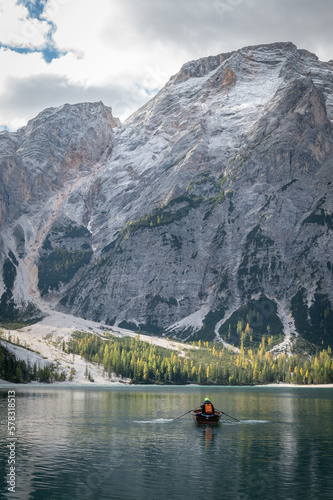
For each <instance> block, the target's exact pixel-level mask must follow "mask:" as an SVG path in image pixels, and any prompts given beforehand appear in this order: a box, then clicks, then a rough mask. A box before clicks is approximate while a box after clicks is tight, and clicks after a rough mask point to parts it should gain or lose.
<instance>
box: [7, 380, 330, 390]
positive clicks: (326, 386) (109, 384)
mask: <svg viewBox="0 0 333 500" xmlns="http://www.w3.org/2000/svg"><path fill="white" fill-rule="evenodd" d="M6 386H11V387H13V386H14V387H18V386H20V387H21V386H24V387H41V386H43V387H68V388H70V389H75V388H81V387H82V388H84V387H92V388H94V387H95V388H100V387H103V388H104V387H105V388H110V387H183V388H184V387H192V388H193V387H196V388H198V389H201V388H202V389H203V388H206V387H209V388H214V387H216V388H218V387H219V388H222V387H223V388H227V387H238V388H245V387H253V388H257V387H261V388H265V387H270V388H274V387H281V388H287V389H289V388H313V389H333V384H303V385H302V384H287V383H285V382H282V383H278V384H277V383H275V384H257V385H197V384H184V385H182V384H130V383H129V382H128V381H127V380H126V379H124V381H123V382H120V381H119V380H115V381H111V380H110V381H106V382H105V383H96V382H86V381H84V382H78V381H76V382H75V381H73V382H69V381H65V382H50V383H45V382H35V381H33V382H28V383H26V384H19V383H16V382H8V381H7V380H3V379H0V389H1V388H2V387H6Z"/></svg>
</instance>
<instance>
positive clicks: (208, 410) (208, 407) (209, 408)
mask: <svg viewBox="0 0 333 500" xmlns="http://www.w3.org/2000/svg"><path fill="white" fill-rule="evenodd" d="M205 413H207V415H210V414H211V413H213V407H212V403H205Z"/></svg>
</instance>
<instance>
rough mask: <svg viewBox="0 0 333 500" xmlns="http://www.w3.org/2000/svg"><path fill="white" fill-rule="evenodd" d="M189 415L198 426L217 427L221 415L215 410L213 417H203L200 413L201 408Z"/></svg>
mask: <svg viewBox="0 0 333 500" xmlns="http://www.w3.org/2000/svg"><path fill="white" fill-rule="evenodd" d="M191 415H192V417H193V419H194V421H195V422H196V423H197V424H200V425H201V424H204V425H207V424H211V425H217V424H218V423H219V420H220V418H221V417H222V413H221V412H220V411H218V410H215V412H214V415H203V414H202V413H201V408H200V409H199V410H194V411H192V412H191Z"/></svg>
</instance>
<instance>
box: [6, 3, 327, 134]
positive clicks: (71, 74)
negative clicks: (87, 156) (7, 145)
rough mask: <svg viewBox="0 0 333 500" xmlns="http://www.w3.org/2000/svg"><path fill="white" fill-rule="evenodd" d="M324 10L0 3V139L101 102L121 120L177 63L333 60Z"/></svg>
mask: <svg viewBox="0 0 333 500" xmlns="http://www.w3.org/2000/svg"><path fill="white" fill-rule="evenodd" d="M332 14H333V2H332V1H331V0H317V1H316V2H313V0H169V1H165V0H93V1H92V0H18V1H16V0H0V65H1V74H0V129H1V128H2V129H3V128H4V127H7V128H8V129H10V130H15V129H16V128H18V127H20V126H23V125H25V124H26V122H27V121H28V120H29V119H31V118H33V117H34V116H35V115H36V114H37V113H39V112H40V111H42V110H43V109H45V108H47V107H53V106H59V105H61V104H64V103H65V102H69V103H75V102H82V101H100V100H102V101H103V102H104V103H105V104H106V105H108V106H111V107H112V108H113V113H114V115H115V116H119V117H120V118H121V119H122V120H124V119H125V118H126V117H127V116H129V114H131V113H132V112H134V111H135V110H136V109H137V108H138V107H139V106H141V105H142V104H143V103H144V102H146V101H147V100H148V99H149V98H150V97H151V96H152V95H154V94H155V93H156V92H157V91H158V90H159V89H160V88H161V87H162V86H163V85H164V84H165V83H166V82H167V80H168V79H169V77H170V76H171V75H172V74H175V73H176V72H177V71H179V69H180V67H181V66H182V64H184V63H185V62H187V61H189V60H192V59H197V58H200V57H205V56H208V55H215V54H218V53H221V52H228V51H231V50H237V49H239V48H241V47H243V46H247V45H254V44H261V43H271V42H276V41H292V42H293V43H295V44H296V45H297V46H298V47H299V48H304V49H307V50H309V51H311V52H314V53H316V54H317V55H318V57H319V58H320V59H322V60H329V59H333V35H332V28H331V19H332Z"/></svg>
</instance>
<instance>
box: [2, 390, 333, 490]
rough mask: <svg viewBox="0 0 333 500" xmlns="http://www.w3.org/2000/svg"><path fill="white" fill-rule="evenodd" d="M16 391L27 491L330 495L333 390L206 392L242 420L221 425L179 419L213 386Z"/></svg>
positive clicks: (21, 473)
mask: <svg viewBox="0 0 333 500" xmlns="http://www.w3.org/2000/svg"><path fill="white" fill-rule="evenodd" d="M17 392H18V397H17V424H18V428H17V437H18V447H17V461H18V481H17V487H18V490H19V492H20V494H23V495H24V496H21V497H20V498H27V499H39V498H40V499H45V498H47V499H51V500H52V499H53V498H54V499H57V500H58V499H67V498H68V499H76V498H79V499H80V500H81V499H82V500H83V499H85V498H87V499H88V498H89V499H91V498H93V499H94V498H96V499H118V498H122V499H125V500H127V499H129V500H132V499H141V498H145V499H154V498H159V499H162V500H164V499H168V500H169V498H170V497H172V498H175V499H177V498H179V499H187V498H192V497H193V496H198V495H200V496H202V495H206V496H210V497H211V498H217V499H218V498H224V499H232V500H234V499H238V498H242V499H252V498H253V499H257V498H274V499H277V500H279V499H281V500H282V499H285V498H301V497H304V498H323V499H325V498H331V493H332V490H333V480H332V476H331V471H330V463H331V458H332V456H333V443H332V418H331V415H332V410H333V403H332V400H333V399H332V395H333V391H330V390H328V391H326V392H324V393H323V392H320V391H319V392H318V391H316V390H314V391H312V390H307V389H305V390H303V391H300V392H299V391H298V390H295V391H290V390H284V391H283V390H282V391H281V390H268V389H259V388H244V389H241V388H209V395H210V397H211V398H212V400H213V402H214V405H215V406H216V407H217V408H222V410H225V411H226V412H228V413H229V414H231V415H233V416H235V417H236V418H240V419H241V422H240V423H237V422H235V421H232V420H230V419H227V418H224V420H223V423H222V424H220V425H219V426H214V427H212V426H197V425H195V423H194V422H193V420H192V417H191V415H190V414H189V415H185V416H184V417H182V418H181V419H179V420H176V421H173V418H174V417H176V416H178V415H180V414H182V413H183V412H185V411H186V410H187V409H189V408H194V407H196V406H197V405H198V404H199V403H200V402H201V401H202V399H203V398H204V397H205V396H206V394H207V389H205V390H203V389H201V388H165V387H163V388H155V387H154V388H142V387H139V388H119V389H113V390H110V389H109V390H100V389H99V390H92V389H91V390H83V389H76V390H69V389H68V390H65V389H57V388H46V389H31V388H29V389H27V388H22V390H21V392H20V391H17ZM5 403H6V400H5V399H3V400H1V407H0V413H1V415H0V416H1V428H2V431H3V432H2V434H1V445H2V446H1V449H0V463H1V467H2V470H5V466H6V450H5V448H4V446H3V445H4V443H5V442H6V441H5V439H6V432H5V424H4V423H5V421H6V418H5V415H6V410H7V408H6V404H5ZM0 488H1V491H5V483H4V478H2V483H1V484H0ZM18 498H19V497H18Z"/></svg>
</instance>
